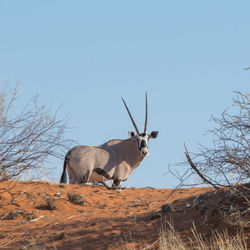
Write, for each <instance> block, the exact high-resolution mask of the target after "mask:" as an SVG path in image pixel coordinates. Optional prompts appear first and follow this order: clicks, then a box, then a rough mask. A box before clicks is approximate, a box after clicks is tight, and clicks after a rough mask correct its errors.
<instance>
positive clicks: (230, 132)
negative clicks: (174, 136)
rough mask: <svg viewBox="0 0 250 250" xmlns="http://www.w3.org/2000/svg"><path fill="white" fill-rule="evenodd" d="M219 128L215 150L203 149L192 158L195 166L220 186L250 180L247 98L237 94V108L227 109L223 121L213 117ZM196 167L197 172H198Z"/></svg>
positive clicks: (212, 148)
mask: <svg viewBox="0 0 250 250" xmlns="http://www.w3.org/2000/svg"><path fill="white" fill-rule="evenodd" d="M212 121H213V122H214V123H215V125H216V126H215V128H214V129H212V130H210V131H209V133H210V134H212V135H213V147H207V146H202V145H201V146H200V149H199V152H198V153H192V154H191V157H190V156H189V153H188V151H187V149H186V156H187V157H188V156H189V157H190V159H191V158H192V160H191V161H192V162H193V165H192V164H191V162H190V159H188V163H189V164H190V166H191V167H192V168H193V170H195V172H196V173H198V172H199V173H200V174H201V175H202V176H203V177H204V179H203V181H205V182H207V183H209V184H211V183H213V185H216V186H231V185H232V184H239V183H247V182H249V180H250V167H249V166H250V104H249V102H248V97H247V95H244V94H242V93H240V92H236V98H235V99H233V107H232V108H231V109H226V110H225V111H224V112H223V113H222V114H221V116H220V117H219V118H216V117H214V116H212ZM194 166H196V168H197V169H194Z"/></svg>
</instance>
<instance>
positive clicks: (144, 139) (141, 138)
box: [122, 94, 158, 157]
mask: <svg viewBox="0 0 250 250" xmlns="http://www.w3.org/2000/svg"><path fill="white" fill-rule="evenodd" d="M122 101H123V103H124V105H125V107H126V109H127V111H128V114H129V117H130V119H131V121H132V123H133V125H134V127H135V130H136V134H135V133H134V132H129V136H130V138H135V139H136V140H137V142H138V149H139V151H140V152H141V154H142V155H143V157H146V156H147V155H148V154H149V151H148V141H149V139H151V138H152V139H155V138H156V137H157V135H158V131H152V132H151V133H150V134H148V132H147V130H148V98H147V94H146V112H145V126H144V132H143V133H140V131H139V129H138V127H137V125H136V123H135V121H134V119H133V117H132V115H131V113H130V111H129V109H128V106H127V104H126V102H125V101H124V99H123V98H122Z"/></svg>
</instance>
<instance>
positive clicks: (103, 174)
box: [94, 168, 111, 180]
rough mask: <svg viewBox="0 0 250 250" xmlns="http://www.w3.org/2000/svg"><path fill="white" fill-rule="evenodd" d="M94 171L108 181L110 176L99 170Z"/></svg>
mask: <svg viewBox="0 0 250 250" xmlns="http://www.w3.org/2000/svg"><path fill="white" fill-rule="evenodd" d="M94 171H95V172H96V173H97V174H99V175H102V176H104V177H105V178H106V179H108V180H110V179H111V178H110V176H109V175H108V174H107V173H106V172H105V171H104V170H103V169H101V168H95V169H94Z"/></svg>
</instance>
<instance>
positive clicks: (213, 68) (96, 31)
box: [0, 0, 250, 188]
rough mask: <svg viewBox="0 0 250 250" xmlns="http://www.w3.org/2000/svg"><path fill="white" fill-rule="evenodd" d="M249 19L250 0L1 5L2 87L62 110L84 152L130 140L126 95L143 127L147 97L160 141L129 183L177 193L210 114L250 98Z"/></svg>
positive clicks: (0, 0) (204, 139) (0, 1)
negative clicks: (177, 166)
mask: <svg viewBox="0 0 250 250" xmlns="http://www.w3.org/2000/svg"><path fill="white" fill-rule="evenodd" d="M249 13H250V1H229V0H227V1H77V0H74V1H69V0H68V1H63V0H60V1H59V0H53V1H49V0H47V1H46V0H43V1H32V0H30V1H28V0H22V1H18V0H6V1H5V0H0V83H5V84H7V85H10V86H13V85H15V83H16V82H19V83H20V86H19V89H20V99H21V100H22V101H23V103H26V101H27V100H29V99H30V98H31V97H32V96H34V95H36V94H39V95H40V96H41V98H40V101H41V103H42V104H46V105H47V106H48V107H51V108H52V109H56V107H58V106H59V105H60V104H63V107H62V108H61V115H62V116H64V115H66V114H69V115H70V117H71V118H70V120H69V121H68V123H67V125H68V126H70V127H74V128H75V129H74V130H73V131H72V132H70V133H68V134H66V137H67V138H69V139H74V140H76V141H77V142H78V143H79V144H82V145H100V144H102V143H104V142H105V141H107V140H109V139H113V138H121V139H126V138H127V137H128V134H127V132H128V131H130V130H131V129H133V126H132V123H131V121H130V119H129V117H128V115H127V112H126V110H125V108H124V106H123V104H122V101H121V97H124V98H125V100H126V101H127V104H128V106H129V107H130V109H131V112H132V113H133V116H134V118H135V120H136V122H137V124H138V126H139V127H140V128H141V129H142V128H143V124H144V110H145V104H144V97H145V91H147V92H148V96H149V130H159V136H158V138H157V139H156V140H152V141H150V155H149V156H148V157H147V158H146V159H144V161H143V162H142V163H141V165H140V166H139V167H138V168H137V169H136V170H135V171H134V172H133V173H132V175H131V176H130V178H129V179H128V181H127V182H126V183H124V184H123V185H125V186H136V187H143V186H154V187H160V188H169V187H172V186H174V185H176V184H177V183H176V181H175V180H174V179H173V177H172V176H170V175H165V176H163V174H164V173H165V172H166V171H167V166H168V164H173V163H175V162H179V161H182V160H183V159H184V148H183V142H184V141H185V142H186V143H187V145H188V147H189V149H190V151H195V150H196V149H197V143H198V142H200V143H203V144H209V143H210V140H211V138H210V137H208V136H206V135H205V132H206V131H207V130H208V129H209V128H211V126H213V124H211V123H209V118H210V115H211V114H214V115H218V114H219V113H220V112H222V111H223V110H224V109H225V108H226V107H228V106H230V105H231V103H232V98H233V96H234V93H233V91H234V90H238V91H242V92H243V93H249V92H250V90H249V86H250V84H249V81H250V72H249V71H245V70H243V68H244V67H247V66H250V15H249ZM62 164H63V162H61V163H59V164H56V166H55V172H54V178H57V179H58V180H59V175H60V174H61V171H62Z"/></svg>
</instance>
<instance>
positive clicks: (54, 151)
mask: <svg viewBox="0 0 250 250" xmlns="http://www.w3.org/2000/svg"><path fill="white" fill-rule="evenodd" d="M17 94H18V90H17V87H15V88H13V89H7V90H6V89H5V88H2V90H1V92H0V181H5V180H8V179H11V178H16V177H18V176H20V174H21V173H23V172H24V171H27V170H35V171H39V169H42V168H44V166H43V165H44V163H45V161H46V159H47V158H48V156H54V157H61V156H62V155H63V152H64V151H66V150H67V149H68V146H69V144H70V141H67V140H65V139H64V137H63V134H64V130H65V126H64V124H63V122H64V119H62V120H57V117H56V115H57V112H56V113H55V114H52V115H51V114H50V112H49V111H48V110H47V109H46V107H45V106H42V105H39V104H38V98H37V97H34V98H32V99H31V101H29V102H28V103H27V105H26V106H25V107H24V108H21V109H20V106H19V105H18V104H17V103H18V102H17Z"/></svg>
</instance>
